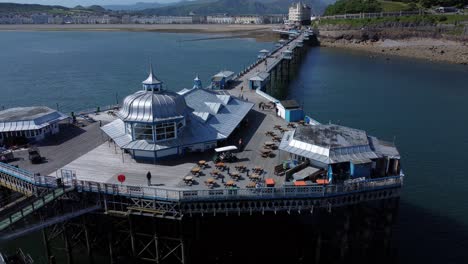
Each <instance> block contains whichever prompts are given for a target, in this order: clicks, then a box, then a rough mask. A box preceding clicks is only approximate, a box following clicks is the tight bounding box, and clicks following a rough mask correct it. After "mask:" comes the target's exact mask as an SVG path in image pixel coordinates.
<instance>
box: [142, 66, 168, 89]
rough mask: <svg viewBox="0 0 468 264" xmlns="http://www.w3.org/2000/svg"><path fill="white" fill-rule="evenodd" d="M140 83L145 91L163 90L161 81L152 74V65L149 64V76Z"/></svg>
mask: <svg viewBox="0 0 468 264" xmlns="http://www.w3.org/2000/svg"><path fill="white" fill-rule="evenodd" d="M142 84H143V89H144V90H145V91H152V92H161V91H162V90H163V82H162V81H160V80H159V79H158V78H157V77H156V75H155V74H154V72H153V65H151V64H150V71H149V76H148V78H147V79H146V80H144V81H143V82H142Z"/></svg>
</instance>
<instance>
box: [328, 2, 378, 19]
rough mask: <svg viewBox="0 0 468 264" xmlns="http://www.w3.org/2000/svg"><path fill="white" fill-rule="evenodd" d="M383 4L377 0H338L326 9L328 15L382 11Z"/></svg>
mask: <svg viewBox="0 0 468 264" xmlns="http://www.w3.org/2000/svg"><path fill="white" fill-rule="evenodd" d="M381 11H382V6H381V4H380V3H379V2H378V1H377V0H338V1H336V2H335V3H334V4H332V5H329V6H328V7H327V9H325V15H326V16H332V15H342V14H351V13H361V12H362V13H372V12H381Z"/></svg>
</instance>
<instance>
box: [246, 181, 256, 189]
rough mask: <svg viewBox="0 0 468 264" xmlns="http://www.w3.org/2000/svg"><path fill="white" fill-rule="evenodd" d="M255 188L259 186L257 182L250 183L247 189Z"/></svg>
mask: <svg viewBox="0 0 468 264" xmlns="http://www.w3.org/2000/svg"><path fill="white" fill-rule="evenodd" d="M255 186H257V184H256V183H255V182H249V183H248V184H247V185H246V187H247V188H255Z"/></svg>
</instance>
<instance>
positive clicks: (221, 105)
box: [184, 89, 254, 138]
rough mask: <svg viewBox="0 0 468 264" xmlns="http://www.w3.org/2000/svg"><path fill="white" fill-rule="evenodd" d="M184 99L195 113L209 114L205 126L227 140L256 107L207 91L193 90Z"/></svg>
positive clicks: (225, 95) (231, 97)
mask: <svg viewBox="0 0 468 264" xmlns="http://www.w3.org/2000/svg"><path fill="white" fill-rule="evenodd" d="M184 97H185V102H186V104H187V106H188V107H190V108H191V109H193V113H209V114H210V116H209V118H207V120H206V121H204V124H205V125H207V126H209V127H211V128H213V129H215V130H216V131H218V133H220V134H221V135H223V136H224V137H226V138H227V137H229V136H230V135H231V133H232V132H233V131H234V129H235V128H236V127H237V126H238V125H239V123H240V122H241V121H242V119H244V117H245V116H246V115H247V113H248V112H249V111H250V109H252V107H253V106H254V104H253V103H250V102H246V101H243V100H240V99H237V98H235V97H233V96H230V95H227V94H218V93H216V92H214V91H210V90H206V89H193V90H191V91H190V92H188V93H186V94H185V95H184Z"/></svg>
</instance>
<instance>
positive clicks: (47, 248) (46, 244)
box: [42, 227, 51, 264]
mask: <svg viewBox="0 0 468 264" xmlns="http://www.w3.org/2000/svg"><path fill="white" fill-rule="evenodd" d="M46 228H47V227H46ZM46 228H44V229H42V241H43V243H44V248H45V256H46V258H47V262H48V263H49V264H51V263H50V257H51V253H50V245H49V238H48V237H47V232H46Z"/></svg>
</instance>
